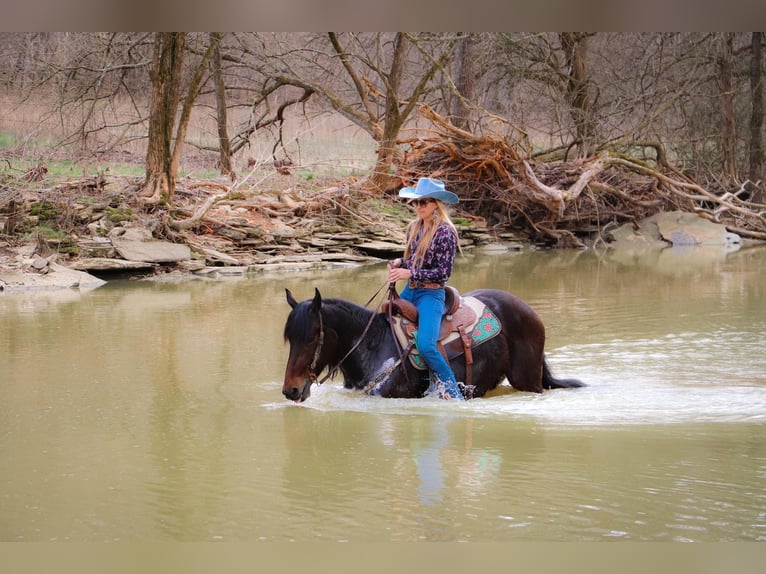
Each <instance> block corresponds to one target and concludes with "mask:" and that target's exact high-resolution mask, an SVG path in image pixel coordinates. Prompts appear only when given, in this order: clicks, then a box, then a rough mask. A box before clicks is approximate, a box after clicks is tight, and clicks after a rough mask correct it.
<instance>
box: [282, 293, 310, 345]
mask: <svg viewBox="0 0 766 574" xmlns="http://www.w3.org/2000/svg"><path fill="white" fill-rule="evenodd" d="M315 316H316V314H315V313H314V312H313V310H312V307H311V301H310V300H309V301H302V302H300V303H298V305H296V306H295V308H294V309H293V310H292V311H290V315H288V317H287V324H286V325H285V336H288V337H298V338H304V339H308V338H310V336H311V335H310V333H309V331H310V329H311V326H312V325H313V324H314V322H315V321H314V317H315Z"/></svg>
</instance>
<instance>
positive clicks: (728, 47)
mask: <svg viewBox="0 0 766 574" xmlns="http://www.w3.org/2000/svg"><path fill="white" fill-rule="evenodd" d="M718 90H719V94H720V98H721V175H722V176H723V181H724V182H725V183H726V184H727V185H732V184H733V183H734V182H735V181H736V180H737V151H736V150H737V142H736V129H735V117H734V33H733V32H724V33H723V34H722V36H721V53H720V56H719V59H718Z"/></svg>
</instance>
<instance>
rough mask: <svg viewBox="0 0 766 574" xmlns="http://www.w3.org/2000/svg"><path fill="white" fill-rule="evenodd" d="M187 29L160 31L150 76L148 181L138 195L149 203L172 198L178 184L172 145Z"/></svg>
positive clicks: (156, 39)
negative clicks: (185, 30) (183, 30)
mask: <svg viewBox="0 0 766 574" xmlns="http://www.w3.org/2000/svg"><path fill="white" fill-rule="evenodd" d="M185 45H186V33H185V32H157V33H156V34H155V35H154V56H153V59H152V67H151V71H150V72H149V76H150V79H151V84H152V97H151V109H150V112H149V134H148V135H149V142H148V144H147V150H146V180H145V181H144V185H143V186H142V188H141V190H140V191H139V192H138V195H139V196H140V197H141V198H143V200H144V202H145V203H147V204H157V203H159V202H160V201H162V200H165V201H168V202H169V201H170V200H171V198H172V190H173V189H174V187H175V174H174V173H173V170H172V169H171V159H172V152H171V145H172V140H173V135H172V134H173V127H174V124H175V117H176V109H177V107H178V94H179V90H180V84H181V71H182V68H183V56H184V47H185Z"/></svg>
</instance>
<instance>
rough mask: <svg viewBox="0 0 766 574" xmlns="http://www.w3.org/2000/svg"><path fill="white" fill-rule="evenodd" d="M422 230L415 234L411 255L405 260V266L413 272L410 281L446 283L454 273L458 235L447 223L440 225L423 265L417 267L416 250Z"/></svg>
mask: <svg viewBox="0 0 766 574" xmlns="http://www.w3.org/2000/svg"><path fill="white" fill-rule="evenodd" d="M421 232H422V230H421ZM421 232H418V234H417V235H416V236H415V240H414V241H413V242H412V247H411V248H410V254H409V257H407V260H406V261H404V267H406V268H407V269H409V270H410V272H411V276H410V281H416V282H420V283H442V284H444V283H446V282H447V280H449V278H450V276H451V275H452V266H453V264H454V263H455V254H456V252H457V235H456V234H455V231H454V230H453V229H452V228H451V227H450V226H449V225H447V224H446V223H442V224H441V225H439V227H438V228H437V229H436V233H435V234H434V238H433V241H431V245H429V246H428V250H427V251H426V255H425V257H424V258H423V265H422V266H421V267H420V268H417V267H415V252H416V251H417V248H418V242H419V241H420V237H421Z"/></svg>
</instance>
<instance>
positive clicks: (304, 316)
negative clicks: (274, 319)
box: [284, 297, 371, 342]
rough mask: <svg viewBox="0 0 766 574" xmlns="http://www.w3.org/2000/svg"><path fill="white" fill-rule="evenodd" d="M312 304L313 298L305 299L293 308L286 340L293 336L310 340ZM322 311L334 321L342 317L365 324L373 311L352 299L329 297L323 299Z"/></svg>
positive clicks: (286, 328) (286, 326)
mask: <svg viewBox="0 0 766 574" xmlns="http://www.w3.org/2000/svg"><path fill="white" fill-rule="evenodd" d="M311 304H312V301H311V300H307V301H303V302H301V303H299V304H298V305H297V306H296V307H295V308H294V309H293V310H292V312H291V313H290V315H289V316H288V318H287V322H286V323H285V333H284V338H285V340H287V339H288V338H292V339H294V340H296V341H301V342H308V338H309V333H311V332H312V330H311V325H312V313H311ZM322 312H323V314H324V316H326V317H327V318H328V320H330V321H332V322H335V319H337V318H338V317H341V320H342V321H344V322H346V323H348V324H352V323H354V324H357V323H359V324H361V325H365V324H366V323H367V321H369V319H370V312H371V311H370V310H369V309H367V308H366V307H363V306H361V305H357V304H356V303H354V302H352V301H348V300H346V299H338V298H335V297H329V298H327V299H322Z"/></svg>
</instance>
